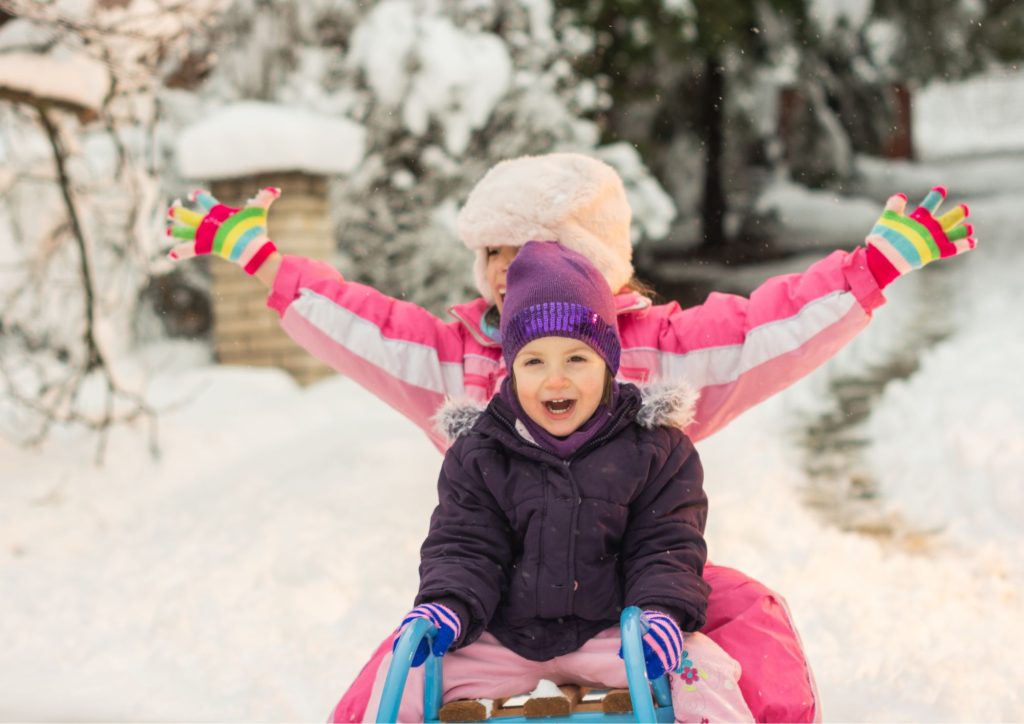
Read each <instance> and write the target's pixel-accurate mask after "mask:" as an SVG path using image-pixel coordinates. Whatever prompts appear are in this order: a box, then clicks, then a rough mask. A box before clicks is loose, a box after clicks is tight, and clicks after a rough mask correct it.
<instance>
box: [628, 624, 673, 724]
mask: <svg viewBox="0 0 1024 724" xmlns="http://www.w3.org/2000/svg"><path fill="white" fill-rule="evenodd" d="M640 614H641V611H640V609H639V608H637V607H636V606H627V607H626V608H624V609H622V616H621V617H620V618H619V625H620V626H621V627H622V632H621V636H622V658H623V659H625V662H626V681H628V682H629V698H630V701H632V702H633V713H634V714H635V715H636V720H637V721H638V722H651V721H657V718H656V717H655V715H654V702H653V701H652V699H651V687H654V698H655V699H656V700H657V701H658V706H660V707H671V706H672V694H671V692H670V691H669V687H668V674H667V673H666V674H665V675H663V676H660V677H658V679H657V680H655V681H652V682H650V684H648V682H647V666H646V665H645V664H644V646H643V641H642V639H643V635H644V625H643V619H642V618H641V616H640Z"/></svg>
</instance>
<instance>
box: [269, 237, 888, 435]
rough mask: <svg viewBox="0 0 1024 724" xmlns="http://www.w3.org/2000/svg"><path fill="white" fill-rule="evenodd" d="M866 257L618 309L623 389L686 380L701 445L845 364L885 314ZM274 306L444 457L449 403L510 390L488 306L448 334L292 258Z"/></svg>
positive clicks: (450, 325)
mask: <svg viewBox="0 0 1024 724" xmlns="http://www.w3.org/2000/svg"><path fill="white" fill-rule="evenodd" d="M884 301H885V297H884V296H883V295H882V292H881V290H880V289H879V287H878V283H877V282H876V281H875V279H874V277H873V276H872V275H871V272H870V271H869V270H868V267H867V261H866V256H865V250H864V249H863V248H858V249H856V250H855V251H853V252H850V253H848V252H844V251H836V252H833V253H832V254H830V255H829V256H828V257H826V258H825V259H822V260H821V261H819V262H817V263H815V264H813V265H811V266H810V268H808V269H807V270H806V271H804V272H803V273H800V274H786V275H782V276H778V277H774V278H772V279H769V280H768V281H766V282H765V283H764V284H762V285H761V286H760V287H758V288H757V289H755V290H754V291H753V293H751V295H750V298H749V299H747V298H744V297H740V296H735V295H731V294H719V293H713V294H711V295H710V296H709V297H708V298H707V301H705V302H704V304H702V305H700V306H698V307H691V308H689V309H681V308H680V307H679V305H678V304H677V303H675V302H672V303H670V304H661V305H652V304H651V302H650V301H649V300H647V299H646V298H644V297H642V296H640V295H638V294H636V293H632V292H629V293H624V294H620V295H618V297H617V298H616V302H617V305H618V310H619V319H618V321H619V332H620V335H621V337H622V363H621V367H620V369H619V379H621V380H624V381H627V382H635V383H643V382H645V381H647V380H648V379H659V378H668V379H675V380H682V381H685V382H686V383H688V384H689V385H691V386H692V387H693V388H695V389H696V390H697V391H698V392H700V400H699V402H698V404H697V409H696V415H695V419H694V422H693V423H692V424H690V425H689V426H688V427H687V428H686V429H685V430H684V432H686V434H687V435H689V436H690V437H691V438H692V439H693V440H700V439H701V438H704V437H707V436H708V435H711V434H712V433H713V432H715V431H717V430H718V429H720V428H722V427H723V426H725V425H726V424H727V423H728V422H729V421H730V420H732V419H733V418H734V417H736V416H737V415H739V414H740V413H741V412H743V411H744V410H747V409H749V408H750V407H753V406H754V405H756V404H757V403H759V402H761V401H762V400H764V399H766V398H768V397H770V396H772V395H773V394H775V393H776V392H779V391H781V390H783V389H785V388H786V387H788V386H789V385H791V384H792V383H793V382H795V381H796V380H798V379H800V378H801V377H803V376H804V375H806V374H807V373H809V372H811V371H812V370H814V369H815V368H817V367H818V366H819V365H821V364H822V363H823V362H825V361H826V360H828V359H829V358H830V357H832V355H834V354H835V353H836V352H837V351H838V350H839V349H840V348H841V347H842V346H843V345H845V344H846V343H847V342H849V341H850V340H851V339H853V337H854V336H855V335H856V334H857V333H858V332H860V331H861V330H862V329H863V328H864V327H865V326H866V325H867V323H868V321H869V320H870V318H871V313H872V311H873V310H874V309H875V308H877V307H878V306H880V305H881V304H883V303H884ZM267 305H268V306H269V307H271V308H273V309H275V310H277V312H278V313H279V314H280V315H281V326H282V327H283V328H284V330H285V332H287V333H288V335H289V336H291V338H292V339H294V340H295V341H296V342H298V343H299V344H300V345H301V346H302V347H304V348H305V349H306V350H307V351H308V352H310V353H311V354H312V355H314V356H315V357H317V358H319V359H321V360H323V361H324V362H326V363H327V364H329V365H330V366H332V367H333V368H334V369H336V370H337V371H338V372H340V373H342V374H343V375H346V376H347V377H351V378H352V379H353V380H355V381H356V382H358V383H359V384H361V385H363V386H364V387H365V388H366V389H368V390H369V391H371V392H373V393H374V394H375V395H377V396H378V397H380V398H381V399H382V400H384V401H385V402H387V403H388V404H389V405H391V406H392V407H394V408H395V409H396V410H398V411H399V412H401V413H402V414H403V415H405V416H406V417H408V418H409V419H410V420H412V421H413V422H415V423H416V424H417V425H419V426H420V427H421V428H423V430H424V431H425V432H426V433H427V434H428V435H429V436H430V439H431V440H433V441H434V443H435V444H436V445H437V446H438V448H439V449H441V450H444V449H445V447H446V446H447V441H446V440H444V439H443V437H442V436H441V434H440V433H438V432H437V431H436V430H435V429H434V427H433V424H432V421H431V418H432V417H433V415H434V414H435V412H436V411H437V409H438V407H439V406H440V405H441V403H442V402H444V400H445V398H447V397H469V398H472V399H475V400H478V401H480V402H486V401H487V400H489V399H490V398H491V396H492V395H493V394H494V393H495V391H496V390H497V389H498V385H499V384H500V382H501V380H502V378H503V377H504V376H505V363H504V361H503V360H502V356H501V347H500V345H498V344H497V343H495V342H493V341H491V340H490V339H489V338H488V337H487V336H486V335H484V334H483V332H482V331H481V329H480V322H481V319H482V317H483V315H484V313H485V312H486V311H487V307H488V305H487V303H486V302H485V301H484V300H483V299H477V300H476V301H474V302H470V303H468V304H460V305H456V306H454V307H452V308H451V309H450V310H449V311H450V313H451V315H452V316H453V317H454V318H455V320H456V321H452V322H444V321H442V320H440V319H438V318H437V317H436V316H434V315H433V314H431V313H430V312H428V311H426V310H425V309H423V308H422V307H419V306H417V305H415V304H412V303H410V302H404V301H401V300H398V299H394V298H392V297H388V296H386V295H385V294H382V293H381V292H378V291H377V290H375V289H373V288H372V287H368V286H366V285H363V284H357V283H355V282H347V281H345V280H344V279H343V278H342V276H341V274H340V273H339V272H338V271H337V270H336V269H334V268H333V267H331V266H330V265H328V264H325V263H323V262H319V261H315V260H311V259H306V258H302V257H296V256H285V257H284V260H283V262H282V264H281V268H280V271H279V272H278V274H277V277H276V278H275V280H274V287H273V290H272V291H271V294H270V297H269V299H268V300H267Z"/></svg>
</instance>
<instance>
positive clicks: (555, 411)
mask: <svg viewBox="0 0 1024 724" xmlns="http://www.w3.org/2000/svg"><path fill="white" fill-rule="evenodd" d="M544 407H545V408H546V409H547V411H548V412H550V413H551V414H552V415H555V416H556V417H562V416H564V415H569V414H570V413H572V411H573V410H574V409H575V408H576V400H545V401H544Z"/></svg>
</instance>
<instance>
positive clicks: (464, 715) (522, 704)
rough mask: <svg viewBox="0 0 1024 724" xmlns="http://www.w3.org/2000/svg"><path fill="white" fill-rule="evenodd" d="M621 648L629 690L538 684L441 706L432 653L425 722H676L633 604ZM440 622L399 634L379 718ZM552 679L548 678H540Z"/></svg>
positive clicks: (386, 718) (394, 714)
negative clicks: (652, 674) (523, 691)
mask: <svg viewBox="0 0 1024 724" xmlns="http://www.w3.org/2000/svg"><path fill="white" fill-rule="evenodd" d="M620 625H621V627H622V651H623V656H624V657H625V667H626V679H627V681H628V682H629V692H628V696H626V694H625V692H620V691H611V692H609V691H605V690H593V689H586V688H583V687H578V686H562V687H555V686H554V685H553V684H551V685H550V687H549V690H547V691H545V690H544V688H545V687H544V686H540V687H538V688H537V690H535V691H534V692H533V693H532V694H530V695H523V696H520V697H512V698H509V699H503V700H501V699H499V700H497V701H495V702H486V703H485V702H484V701H483V700H474V699H469V700H460V701H453V702H448V703H447V704H445V705H444V706H441V692H442V690H443V686H442V667H441V659H440V658H438V657H436V656H434V655H433V653H430V654H429V655H428V656H427V660H426V662H425V663H424V664H423V665H424V666H425V667H426V670H425V680H424V687H423V719H424V721H425V722H440V721H444V722H454V721H487V720H492V719H493V720H494V721H495V722H500V724H511V723H512V722H545V723H547V722H559V721H563V722H574V723H576V722H579V723H580V724H582V723H583V722H609V723H610V722H671V721H675V717H674V715H673V711H672V697H671V695H670V692H669V686H668V677H667V676H662V677H661V678H660V679H658V680H657V681H648V680H647V669H646V667H645V666H644V654H643V644H642V643H641V638H642V637H643V634H644V631H643V628H642V627H643V623H642V622H641V620H640V609H639V608H637V607H636V606H629V607H628V608H626V609H624V610H623V611H622V617H621V619H620ZM436 632H437V629H436V627H434V625H433V624H431V623H430V622H429V621H427V620H426V619H422V618H421V619H417V620H415V621H413V622H412V623H411V624H410V625H409V626H408V627H407V628H406V630H405V632H404V633H403V634H402V636H401V638H399V639H398V645H397V646H396V648H395V654H394V657H393V658H392V661H391V666H390V667H389V668H388V674H387V678H386V679H385V681H384V690H383V691H382V692H381V699H380V709H379V710H378V712H377V721H378V722H394V721H397V718H398V708H399V705H400V704H401V701H402V692H403V691H404V689H405V682H406V679H407V678H408V676H409V668H410V667H411V665H412V658H413V655H414V654H415V653H416V649H417V648H418V647H419V644H420V641H422V640H423V638H424V637H426V638H427V640H428V641H432V640H433V637H434V634H435V633H436ZM544 683H550V682H542V684H544Z"/></svg>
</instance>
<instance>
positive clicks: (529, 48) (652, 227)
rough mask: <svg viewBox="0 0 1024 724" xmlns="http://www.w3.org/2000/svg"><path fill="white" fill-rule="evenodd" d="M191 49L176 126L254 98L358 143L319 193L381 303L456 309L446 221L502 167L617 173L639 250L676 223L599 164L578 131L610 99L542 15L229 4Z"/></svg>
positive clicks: (654, 198) (460, 294)
mask: <svg viewBox="0 0 1024 724" xmlns="http://www.w3.org/2000/svg"><path fill="white" fill-rule="evenodd" d="M202 42H205V43H206V44H207V45H208V46H209V49H210V50H211V51H213V50H215V51H216V54H217V61H216V64H215V65H214V66H213V69H212V72H211V73H210V75H209V77H208V78H206V80H205V81H204V82H203V83H202V85H201V86H199V87H198V88H197V89H196V90H195V93H194V94H182V93H181V92H175V93H173V94H167V95H166V96H165V98H164V102H165V103H167V104H168V105H169V106H170V109H169V113H170V116H171V117H172V118H173V122H174V123H175V124H178V125H179V126H184V125H187V124H188V123H189V122H190V120H194V119H195V116H196V115H197V114H203V113H213V112H214V111H215V109H216V108H218V107H220V106H222V105H225V104H229V103H235V102H237V101H239V100H243V99H260V100H263V101H267V102H270V103H276V104H281V105H285V106H288V107H290V108H304V109H309V110H312V111H316V112H318V113H321V114H326V115H335V116H342V117H345V118H347V119H349V120H351V121H354V122H355V123H357V124H359V125H361V126H362V127H363V128H364V129H365V132H366V133H365V149H366V150H365V155H364V157H363V159H362V163H361V164H360V165H359V166H358V168H356V169H355V170H354V171H352V172H351V173H350V174H347V175H344V176H342V175H339V176H336V177H333V180H332V183H331V187H330V188H331V190H330V194H331V202H332V203H331V207H332V213H333V214H334V222H335V228H336V233H337V242H338V255H337V257H336V258H335V259H334V260H333V261H334V262H335V263H336V264H337V265H338V266H339V267H340V268H341V269H342V271H343V272H344V273H345V274H346V276H348V277H349V278H352V279H357V280H361V281H365V282H368V283H370V284H372V285H373V286H375V287H377V288H379V289H382V290H383V291H385V292H388V293H391V294H394V295H396V296H400V297H404V298H408V299H410V300H412V301H415V302H417V303H420V304H423V305H426V306H428V307H430V308H433V309H435V310H440V309H442V308H443V307H444V306H445V305H446V304H449V303H452V302H455V301H460V300H464V299H466V298H467V295H468V294H469V293H471V289H472V284H471V274H470V267H471V264H470V261H471V256H470V255H469V253H468V252H467V251H465V249H464V248H463V247H462V245H461V244H460V243H459V241H458V240H457V237H456V235H455V231H454V218H455V214H456V212H457V209H458V207H459V205H460V204H461V203H462V202H463V201H464V199H465V197H466V195H467V193H468V191H469V189H470V188H471V187H472V185H473V184H474V183H475V182H476V181H477V180H479V178H480V177H481V176H482V175H483V174H484V172H485V171H486V170H487V169H488V168H489V167H490V166H491V165H493V164H494V163H496V162H497V161H499V160H501V159H504V158H508V157H512V156H517V155H522V154H533V153H546V152H549V151H553V150H578V151H584V152H595V153H598V154H599V155H602V156H604V157H606V159H607V160H609V161H610V162H611V163H613V164H615V163H617V161H618V160H619V159H621V161H622V162H623V163H624V164H626V166H625V167H624V168H623V169H622V171H623V174H624V176H625V177H626V182H627V186H628V187H629V190H630V193H631V197H632V198H633V199H634V202H635V203H637V204H638V208H639V209H643V210H644V214H643V218H642V219H638V221H639V222H642V223H638V225H637V236H638V237H639V236H643V235H646V236H657V235H659V234H664V233H665V231H666V230H667V228H668V221H669V220H670V219H671V217H672V215H673V214H674V208H673V207H672V204H671V202H670V201H669V200H668V199H667V198H666V197H665V195H664V193H663V192H662V191H661V189H660V187H659V186H658V184H657V183H656V182H655V181H654V180H653V179H652V177H651V176H650V174H649V173H648V172H647V170H646V168H645V167H644V165H643V163H642V162H641V161H640V160H639V158H638V157H636V155H635V152H634V153H633V154H632V155H629V154H625V153H623V152H621V151H615V150H610V151H608V152H604V151H601V150H599V149H598V145H599V135H600V134H599V131H598V128H597V126H596V125H595V124H594V123H593V121H591V120H589V118H590V117H591V116H592V115H593V113H594V112H595V111H596V110H598V109H600V108H602V107H605V106H607V105H608V103H609V102H610V99H609V98H608V96H607V95H606V94H604V93H602V92H601V91H600V90H599V89H598V88H597V86H596V85H595V83H594V82H593V81H591V80H589V79H588V78H586V77H584V76H582V75H581V74H580V73H579V72H578V71H576V70H574V68H573V66H572V65H571V63H570V62H569V61H570V59H571V58H573V57H575V56H576V55H578V54H579V53H580V52H582V51H583V50H585V49H586V47H587V45H588V43H589V42H590V41H589V39H588V37H587V35H586V34H585V33H581V32H580V31H579V29H578V28H576V27H573V26H570V25H560V24H559V21H558V18H557V17H556V14H555V12H554V8H553V5H552V3H551V2H550V0H430V1H427V2H422V1H416V2H414V1H413V0H382V1H381V2H377V3H371V4H366V3H358V2H355V1H354V0H317V1H316V2H297V1H296V0H261V1H259V2H256V0H237V1H236V2H235V3H234V4H233V5H232V6H231V8H230V9H229V10H228V12H227V13H225V15H224V16H223V20H222V22H221V23H220V24H218V25H217V26H215V27H213V28H211V29H210V31H209V33H208V35H207V36H205V39H204V40H203V41H202ZM283 142H284V143H287V141H286V140H283ZM198 180H201V179H198ZM284 191H285V193H287V189H285V190H284ZM271 224H273V220H271Z"/></svg>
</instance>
